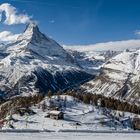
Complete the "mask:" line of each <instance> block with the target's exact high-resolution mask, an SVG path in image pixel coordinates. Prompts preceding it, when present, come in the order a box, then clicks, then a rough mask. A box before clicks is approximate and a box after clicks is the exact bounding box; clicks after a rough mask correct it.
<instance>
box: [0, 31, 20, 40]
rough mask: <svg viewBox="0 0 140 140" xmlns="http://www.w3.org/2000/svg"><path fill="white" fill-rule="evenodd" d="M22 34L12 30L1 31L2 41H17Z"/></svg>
mask: <svg viewBox="0 0 140 140" xmlns="http://www.w3.org/2000/svg"><path fill="white" fill-rule="evenodd" d="M19 35H20V34H13V33H11V32H10V31H3V32H0V42H13V41H16V39H17V38H18V36H19Z"/></svg>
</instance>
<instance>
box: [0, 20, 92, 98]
mask: <svg viewBox="0 0 140 140" xmlns="http://www.w3.org/2000/svg"><path fill="white" fill-rule="evenodd" d="M0 49H1V54H0V56H1V57H0V58H1V59H0V83H1V84H0V90H1V96H5V97H6V96H12V95H17V94H21V95H30V94H35V93H38V92H42V93H47V91H48V90H52V91H57V90H64V89H67V88H69V87H71V86H75V85H76V84H80V83H82V82H85V81H87V80H89V79H91V78H93V75H91V74H88V73H86V72H85V71H83V70H81V69H80V67H79V66H78V65H77V62H76V61H75V59H74V58H73V57H72V56H71V55H70V54H69V53H68V52H67V51H65V50H64V49H63V47H61V46H60V45H59V44H58V43H57V42H55V41H54V40H53V39H51V38H49V37H47V36H45V35H44V34H42V33H41V32H40V31H39V28H38V27H37V25H35V24H33V23H31V24H29V25H28V26H27V28H26V30H25V31H24V33H23V34H21V35H20V36H19V37H18V39H17V41H16V42H14V43H10V44H7V45H1V47H0Z"/></svg>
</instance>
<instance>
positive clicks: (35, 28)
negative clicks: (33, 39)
mask: <svg viewBox="0 0 140 140" xmlns="http://www.w3.org/2000/svg"><path fill="white" fill-rule="evenodd" d="M28 32H29V33H33V32H39V28H38V26H37V24H36V23H33V22H32V23H30V24H28V25H27V26H26V29H25V31H24V33H28Z"/></svg>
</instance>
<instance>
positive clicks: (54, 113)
mask: <svg viewBox="0 0 140 140" xmlns="http://www.w3.org/2000/svg"><path fill="white" fill-rule="evenodd" d="M60 113H62V112H61V111H57V110H52V111H50V112H49V114H51V115H59V114H60Z"/></svg>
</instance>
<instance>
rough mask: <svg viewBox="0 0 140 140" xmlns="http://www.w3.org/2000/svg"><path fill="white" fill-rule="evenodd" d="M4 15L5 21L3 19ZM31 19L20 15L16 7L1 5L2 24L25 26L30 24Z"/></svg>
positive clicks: (25, 15)
mask: <svg viewBox="0 0 140 140" xmlns="http://www.w3.org/2000/svg"><path fill="white" fill-rule="evenodd" d="M3 14H4V15H5V19H2V17H3ZM30 19H31V17H30V16H28V15H27V14H20V13H19V12H18V11H17V9H16V8H15V7H13V6H12V5H11V4H9V3H3V4H1V5H0V22H2V21H3V20H4V21H3V23H4V24H7V25H13V24H25V23H29V22H30Z"/></svg>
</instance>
